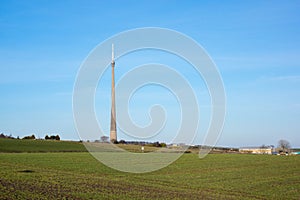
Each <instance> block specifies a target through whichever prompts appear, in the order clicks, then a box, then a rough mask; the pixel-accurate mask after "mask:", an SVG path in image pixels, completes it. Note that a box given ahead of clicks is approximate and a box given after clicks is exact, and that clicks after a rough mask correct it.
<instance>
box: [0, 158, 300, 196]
mask: <svg viewBox="0 0 300 200" xmlns="http://www.w3.org/2000/svg"><path fill="white" fill-rule="evenodd" d="M0 160H1V164H0V169H1V170H0V177H1V179H0V194H1V195H2V197H3V198H4V199H6V198H7V199H31V198H35V199H63V198H65V197H66V198H71V199H158V198H160V199H210V198H212V199H299V197H300V172H299V171H300V170H299V169H300V157H299V156H270V155H238V154H237V155H229V154H220V155H208V156H207V157H205V158H204V159H199V158H198V157H197V155H195V154H185V155H183V156H182V157H181V158H180V159H179V160H177V161H176V162H175V163H173V164H172V165H170V166H168V167H167V168H164V169H162V170H159V171H156V172H152V173H147V174H129V173H121V172H118V171H115V170H112V169H110V168H108V167H106V166H104V165H102V164H101V163H99V162H98V161H97V160H95V159H94V158H93V157H92V156H91V155H90V154H88V153H34V154H29V153H20V154H11V153H1V154H0Z"/></svg>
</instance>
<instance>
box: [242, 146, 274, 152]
mask: <svg viewBox="0 0 300 200" xmlns="http://www.w3.org/2000/svg"><path fill="white" fill-rule="evenodd" d="M273 151H274V148H273V147H271V146H266V147H241V148H239V152H240V153H250V154H272V152H273Z"/></svg>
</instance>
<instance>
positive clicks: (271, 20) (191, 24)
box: [0, 0, 300, 147]
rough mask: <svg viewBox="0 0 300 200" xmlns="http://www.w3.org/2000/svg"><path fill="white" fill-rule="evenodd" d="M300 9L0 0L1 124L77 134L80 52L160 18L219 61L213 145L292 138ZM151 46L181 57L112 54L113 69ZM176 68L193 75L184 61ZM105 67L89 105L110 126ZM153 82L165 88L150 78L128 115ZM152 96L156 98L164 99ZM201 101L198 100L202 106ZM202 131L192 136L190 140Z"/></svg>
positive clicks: (20, 132)
mask: <svg viewBox="0 0 300 200" xmlns="http://www.w3.org/2000/svg"><path fill="white" fill-rule="evenodd" d="M299 10H300V1H164V0H158V1H155V0H151V1H133V0H132V1H111V0H110V1H76V0H75V1H37V0H36V1H11V0H7V1H1V3H0V74H1V79H0V92H1V98H0V132H4V133H6V134H12V135H13V136H20V137H23V136H25V135H29V134H32V133H34V134H35V135H36V136H39V137H44V136H45V134H57V133H59V134H60V136H61V138H62V139H74V140H79V136H78V134H77V133H76V129H75V125H74V122H73V114H72V91H73V85H74V81H75V79H76V74H77V71H78V70H79V67H80V65H81V63H82V62H83V60H84V59H85V58H86V56H87V55H88V53H89V52H90V51H91V50H92V49H93V48H94V47H95V46H96V45H98V44H99V43H100V42H102V41H104V40H105V39H107V38H108V37H110V36H112V35H114V34H117V33H119V32H122V31H125V30H128V29H133V28H140V27H162V28H169V29H174V30H176V31H179V32H182V33H184V34H186V35H188V36H190V37H191V38H193V39H194V40H196V41H197V42H198V43H199V44H201V45H202V46H203V47H204V48H205V49H206V51H207V52H208V53H209V55H210V56H211V57H212V59H213V60H214V61H215V63H216V65H217V66H218V68H219V71H220V73H221V75H222V78H223V81H224V86H225V89H226V96H227V117H226V122H225V126H224V130H223V133H222V135H221V138H220V140H219V141H218V145H222V146H237V147H238V146H258V145H262V144H266V145H268V144H273V145H277V141H278V140H279V139H286V140H288V141H290V143H291V145H292V146H293V147H300V92H299V91H300V13H299ZM116 48H117V47H116ZM153 55H154V56H155V58H156V59H158V58H159V56H165V57H164V58H161V59H163V60H165V59H167V58H168V59H169V60H170V61H171V62H170V63H171V64H174V65H176V64H177V65H180V62H182V61H180V60H178V62H175V61H177V60H176V59H177V58H173V57H172V56H170V55H164V54H159V52H148V53H147V52H144V53H142V54H139V53H138V52H137V53H136V54H133V55H128V56H127V57H123V58H120V59H119V60H116V65H117V66H119V69H120V68H121V69H122V70H121V69H120V70H119V71H116V81H118V80H119V79H120V76H121V75H122V73H124V72H125V71H126V70H130V68H126V67H125V66H127V67H128V63H131V62H133V60H134V62H133V63H134V66H136V65H137V64H138V63H142V61H143V62H144V61H151V62H152V61H153V60H151V59H148V57H147V56H152V58H153ZM141 57H142V58H141ZM139 59H140V60H139ZM182 64H184V63H182ZM122 66H123V68H122ZM175 68H176V69H178V68H179V67H178V66H175ZM182 73H186V77H188V78H190V81H191V82H192V85H193V81H195V80H196V79H195V78H193V77H192V76H193V72H192V70H191V71H187V72H184V71H183V72H182ZM105 77H106V78H105ZM105 77H104V79H103V80H102V81H103V84H104V85H103V86H101V82H100V83H99V90H97V96H96V99H99V100H98V101H97V102H100V103H96V105H95V106H96V109H97V116H98V120H99V121H101V122H102V123H103V125H102V126H103V130H104V131H106V132H108V131H109V105H110V104H109V99H108V98H107V97H109V92H110V88H109V87H110V77H109V72H108V73H107V75H106V76H105ZM101 87H103V88H102V90H101ZM153 91H155V92H153ZM151 92H152V93H153V94H154V95H155V94H157V95H158V96H162V95H161V94H166V91H164V90H163V89H162V88H159V87H155V86H149V87H148V88H143V89H141V90H140V91H139V92H138V93H136V99H144V100H145V99H148V101H139V102H145V104H142V103H139V104H138V105H137V104H136V103H134V102H133V103H131V104H130V107H131V113H132V115H133V116H132V118H133V119H136V120H137V121H138V120H139V119H141V118H140V117H139V116H140V115H141V114H142V113H143V112H145V111H147V109H148V108H149V104H153V103H156V102H155V100H157V99H156V98H154V99H151V98H150V100H149V96H151V95H149V93H151ZM152 93H151V94H152ZM204 93H205V92H204ZM167 95H170V94H166V96H167ZM166 96H165V97H166ZM204 96H205V95H204ZM198 97H199V98H201V94H199V96H198ZM170 98H172V97H171V96H170ZM205 98H206V97H204V99H205ZM158 100H161V101H162V104H163V102H164V99H158ZM167 101H168V102H169V99H168V100H167ZM205 101H206V100H204V103H203V105H201V104H200V108H201V106H202V107H203V110H204V115H205V113H206V112H205V105H206V102H205ZM157 103H160V102H157ZM174 104H176V102H175V103H174ZM171 105H173V104H172V103H170V104H169V107H170V109H171V111H173V112H177V110H176V109H177V108H172V106H171ZM142 111H143V112H142ZM137 116H138V117H137ZM145 122H146V121H143V120H141V121H140V122H137V123H141V124H143V123H145ZM172 123H173V124H176V120H175V122H172ZM172 123H171V124H172ZM146 124H147V123H146ZM120 136H121V137H124V138H125V139H127V137H126V136H122V133H121V135H120ZM119 139H121V138H120V137H119ZM158 139H161V140H164V139H165V138H164V136H161V138H158ZM201 141H202V140H201V137H200V136H199V138H197V140H196V142H198V143H201Z"/></svg>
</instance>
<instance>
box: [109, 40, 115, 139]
mask: <svg viewBox="0 0 300 200" xmlns="http://www.w3.org/2000/svg"><path fill="white" fill-rule="evenodd" d="M111 48H112V53H111V117H110V141H111V142H114V141H117V124H116V104H115V58H114V45H113V44H112V47H111Z"/></svg>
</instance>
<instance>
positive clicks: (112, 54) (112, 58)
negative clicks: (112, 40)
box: [111, 44, 115, 62]
mask: <svg viewBox="0 0 300 200" xmlns="http://www.w3.org/2000/svg"><path fill="white" fill-rule="evenodd" d="M111 62H115V55H114V44H111Z"/></svg>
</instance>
